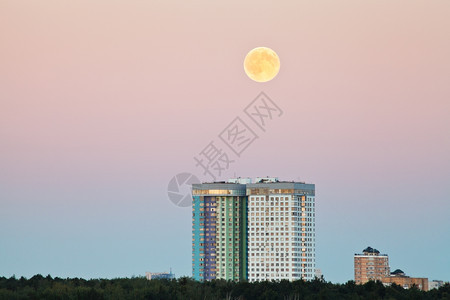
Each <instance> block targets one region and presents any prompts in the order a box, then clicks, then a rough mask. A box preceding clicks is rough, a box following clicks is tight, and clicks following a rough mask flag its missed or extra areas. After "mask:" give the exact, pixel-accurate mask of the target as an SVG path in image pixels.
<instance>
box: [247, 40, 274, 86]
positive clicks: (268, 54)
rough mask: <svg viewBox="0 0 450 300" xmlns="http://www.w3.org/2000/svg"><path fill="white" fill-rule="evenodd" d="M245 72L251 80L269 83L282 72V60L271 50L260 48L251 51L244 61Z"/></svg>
mask: <svg viewBox="0 0 450 300" xmlns="http://www.w3.org/2000/svg"><path fill="white" fill-rule="evenodd" d="M244 70H245V73H246V74H247V76H248V77H250V79H252V80H254V81H256V82H267V81H270V80H272V79H273V78H274V77H275V76H277V74H278V71H280V59H279V58H278V55H277V54H276V53H275V51H273V50H272V49H270V48H266V47H258V48H255V49H253V50H251V51H250V52H249V53H248V54H247V56H246V57H245V60H244Z"/></svg>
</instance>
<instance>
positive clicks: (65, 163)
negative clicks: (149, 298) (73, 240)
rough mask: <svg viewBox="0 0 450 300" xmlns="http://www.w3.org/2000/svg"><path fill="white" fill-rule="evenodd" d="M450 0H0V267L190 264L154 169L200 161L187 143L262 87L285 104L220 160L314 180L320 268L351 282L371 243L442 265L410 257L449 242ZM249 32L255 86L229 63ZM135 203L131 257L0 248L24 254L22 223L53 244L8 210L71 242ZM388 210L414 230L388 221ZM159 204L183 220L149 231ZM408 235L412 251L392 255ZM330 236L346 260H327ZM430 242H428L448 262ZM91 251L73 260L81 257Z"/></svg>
mask: <svg viewBox="0 0 450 300" xmlns="http://www.w3.org/2000/svg"><path fill="white" fill-rule="evenodd" d="M449 14H450V3H449V2H448V1H395V2H393V1H307V2H306V1H285V2H281V3H277V2H274V1H245V2H244V3H242V2H241V1H190V2H188V1H137V0H134V1H74V2H65V1H12V0H11V1H9V0H6V1H5V0H4V1H1V2H0V140H1V147H0V228H2V229H0V234H2V235H3V236H8V238H6V239H5V241H6V242H7V243H8V245H9V246H8V248H6V249H5V248H2V247H0V265H4V266H6V267H5V268H2V270H5V271H4V272H6V273H3V274H0V276H2V275H3V276H9V275H11V274H13V273H15V274H19V275H22V274H23V275H26V276H29V275H32V274H34V273H46V272H47V273H52V275H53V273H56V274H55V275H58V274H59V273H62V274H68V275H67V276H112V277H114V276H130V275H132V274H143V272H145V271H146V268H150V267H152V268H157V269H158V268H165V266H167V268H168V266H169V264H177V265H176V266H174V265H172V266H173V267H177V269H178V270H179V271H178V273H180V275H181V273H184V274H189V272H190V211H189V209H180V208H176V207H175V206H173V205H172V204H171V203H170V202H169V201H168V200H167V199H166V186H167V182H168V181H169V179H170V178H171V176H173V175H175V174H176V173H178V172H182V171H190V172H194V171H197V170H196V169H195V166H194V162H193V159H192V158H193V156H194V155H195V154H197V153H198V152H199V151H201V150H202V149H203V148H204V147H205V146H206V145H207V144H208V143H209V142H210V141H211V140H212V139H214V138H216V137H217V135H218V134H219V133H220V132H221V131H222V130H223V129H224V128H225V126H226V125H227V124H228V123H229V122H230V121H231V120H232V119H233V118H234V117H236V116H237V115H239V114H241V113H242V110H243V109H244V107H245V106H246V105H247V104H248V103H249V102H250V101H251V100H253V98H254V97H256V95H258V93H259V92H260V91H264V92H265V93H267V94H268V95H269V97H271V98H272V99H273V100H274V101H275V102H276V103H277V104H278V105H279V106H280V107H281V108H282V109H283V111H284V114H283V116H282V117H281V118H280V119H277V120H275V121H274V122H273V124H271V126H270V128H269V129H268V131H267V132H266V133H264V134H261V136H260V139H258V140H257V141H256V142H255V143H254V144H252V145H251V146H250V147H249V148H248V150H247V151H246V152H245V153H244V154H243V156H242V157H241V158H240V159H239V160H238V163H237V164H236V165H235V167H234V168H233V170H230V173H229V174H228V175H230V174H231V175H232V174H233V173H234V172H236V174H237V175H240V176H265V175H271V176H279V177H280V178H282V179H286V180H291V179H295V180H296V179H298V178H300V179H302V180H306V181H308V182H313V183H316V188H317V202H318V210H319V211H318V221H317V222H318V224H317V226H318V245H317V246H318V249H317V251H318V266H319V267H320V268H322V269H323V272H324V275H325V277H326V279H329V280H335V281H345V280H348V279H351V278H352V265H351V263H352V262H351V255H352V254H353V253H354V252H355V251H356V252H357V251H360V250H362V249H363V248H365V247H366V246H368V243H370V245H371V246H373V247H375V248H377V249H379V250H380V251H382V252H390V253H391V256H392V257H393V258H392V259H394V261H397V262H398V263H395V262H394V263H391V265H395V266H397V267H399V268H402V270H404V269H406V270H405V272H407V273H411V272H412V273H413V274H412V275H416V276H430V277H431V276H437V277H439V278H437V279H445V280H450V273H448V270H446V269H444V268H443V267H442V266H443V265H445V264H443V263H442V260H440V259H438V258H429V259H428V261H425V262H421V263H416V262H414V259H415V258H416V256H415V255H417V256H420V254H421V251H422V250H424V249H428V248H427V247H425V246H424V245H429V247H432V248H435V247H434V246H436V248H438V247H444V246H445V247H446V249H448V246H450V245H449V244H448V241H447V242H446V243H447V244H444V242H442V241H441V239H439V238H438V237H443V236H449V235H450V232H449V228H450V223H449V221H448V217H447V214H448V211H450V205H449V204H448V201H447V200H448V195H449V193H450V188H449V187H450V184H448V182H449V180H450V132H449V131H450V118H449V115H450V100H449V99H450V84H449V82H450V56H449V53H450V18H449ZM258 46H267V47H270V48H272V49H274V50H275V51H276V52H277V54H278V56H279V57H280V59H281V69H280V73H279V74H278V76H277V77H276V78H275V79H274V80H273V81H271V82H268V83H256V82H253V81H251V80H250V79H248V78H247V77H246V75H245V73H244V71H243V67H242V64H243V59H244V57H245V55H246V54H247V52H248V51H249V50H250V49H252V48H255V47H258ZM373 203H376V204H377V205H376V206H374V207H373V208H371V209H370V210H368V209H367V208H368V207H371V205H373ZM111 205H112V206H111ZM104 206H106V207H109V208H108V209H106V210H104ZM88 207H91V208H92V207H93V208H92V211H90V212H86V211H87V210H88ZM320 210H321V211H320ZM343 215H345V216H346V218H345V219H346V221H345V222H343V221H342V216H343ZM142 218H143V219H147V218H148V221H146V222H144V223H142V224H141V223H139V226H141V227H142V228H144V229H141V230H142V234H141V235H139V236H141V237H142V236H144V235H145V241H141V240H140V239H139V237H137V236H136V237H133V238H134V240H133V241H134V242H133V243H135V244H134V245H135V247H136V248H137V249H138V250H139V251H143V252H142V254H138V255H136V259H135V260H131V261H130V262H129V264H128V265H127V266H120V267H117V268H113V267H110V268H111V269H108V268H106V267H104V266H107V265H110V261H109V260H108V259H109V258H102V259H104V261H101V263H103V264H101V263H100V262H99V264H100V265H98V266H96V267H95V271H93V270H92V269H89V268H88V267H86V269H83V268H80V267H76V266H75V265H76V263H74V265H71V264H68V265H67V266H65V268H62V269H61V270H60V269H58V268H57V267H54V268H53V267H52V263H51V262H50V258H48V260H49V261H45V259H44V262H45V263H43V266H45V267H41V266H40V265H37V263H35V261H37V260H38V258H34V257H33V258H32V259H31V260H30V261H29V262H27V263H26V264H25V263H23V264H22V265H21V264H20V263H19V264H17V265H15V264H12V263H7V261H8V262H10V261H21V256H20V254H15V253H17V249H18V248H19V246H20V245H26V244H27V243H28V241H29V236H33V237H36V236H38V237H39V238H38V240H39V241H41V242H40V243H41V244H38V246H37V247H41V248H40V249H41V250H42V251H43V252H45V250H48V249H47V248H46V246H45V245H46V243H47V244H48V243H50V244H51V241H53V242H54V243H55V244H56V245H60V242H61V241H66V240H65V238H64V237H63V235H62V231H61V232H59V231H57V230H56V231H55V234H54V235H53V237H52V236H50V235H49V236H46V235H44V236H39V234H38V233H34V232H33V231H27V230H28V229H27V230H26V229H24V228H25V225H24V226H23V227H20V226H18V224H24V223H25V224H29V227H34V226H36V227H39V226H42V227H44V228H46V226H48V227H51V226H55V227H64V228H66V231H67V232H68V234H69V236H70V235H77V234H79V235H80V236H79V237H78V238H79V240H78V241H79V243H80V244H84V243H87V240H85V239H83V236H84V235H83V232H84V231H83V230H85V229H83V228H81V229H80V228H78V227H76V225H74V224H77V222H79V220H80V219H82V220H84V221H85V222H87V224H90V225H92V226H93V227H96V224H97V222H98V224H106V225H105V226H106V227H108V224H109V222H119V223H120V222H122V223H120V224H122V225H123V226H122V227H120V228H122V229H121V230H123V239H124V240H127V238H128V237H129V236H133V235H132V234H130V233H129V232H128V231H127V230H128V229H129V230H130V232H131V231H133V228H135V227H137V224H136V223H135V222H138V221H136V220H137V219H142ZM320 218H321V219H320ZM394 218H398V219H399V221H400V222H404V223H406V224H408V226H406V227H408V228H410V230H409V231H407V232H396V231H392V230H390V229H389V224H390V223H391V222H392V220H393V219H394ZM43 219H46V220H51V221H48V222H49V223H48V224H47V223H45V224H44V223H42V222H44V221H43ZM166 219H170V220H172V221H171V222H175V224H176V225H177V226H179V228H183V229H182V230H178V231H165V232H163V233H161V232H158V233H156V232H155V231H154V230H155V229H154V228H155V227H157V223H156V222H164V221H162V220H166ZM117 220H119V221H117ZM366 221H370V222H371V224H378V223H380V224H381V225H379V227H377V226H375V227H373V228H372V229H370V236H369V237H368V236H367V235H366V234H364V231H361V229H357V230H356V229H355V228H359V227H360V225H361V223H364V222H366ZM64 222H67V223H64ZM142 222H143V221H142ZM125 224H128V225H125ZM135 225H136V226H135ZM117 226H119V225H117ZM127 226H129V227H127ZM341 229H342V230H341ZM86 230H87V229H86ZM360 231H361V232H360ZM106 232H108V231H106ZM414 232H415V233H418V234H419V233H420V235H421V236H426V238H425V240H418V237H417V236H415V235H414V234H413V233H414ZM144 233H145V234H144ZM27 234H29V235H27ZM59 234H61V235H59ZM98 234H99V235H100V233H98ZM160 235H162V236H163V237H166V238H167V240H169V238H168V237H171V239H172V237H175V239H178V240H180V239H181V240H183V242H184V243H185V244H183V245H184V246H183V248H182V250H180V249H178V250H177V251H181V252H182V253H183V254H182V255H179V252H177V251H175V250H173V249H172V248H170V247H169V246H168V245H171V244H170V242H168V245H166V246H161V247H159V248H158V247H155V243H154V240H155V239H156V238H158V237H159V238H160ZM112 236H114V234H112ZM337 236H342V239H341V240H338V239H337V238H336V237H337ZM399 236H401V237H403V238H404V240H402V241H401V242H399V240H398V238H397V237H399ZM95 237H97V235H95V234H93V236H92V238H93V239H94V238H95ZM371 237H372V238H371ZM121 238H122V236H119V237H118V238H117V239H114V238H111V240H108V242H105V241H103V240H100V241H99V242H98V247H96V248H95V249H97V251H99V252H101V251H103V250H104V249H107V248H110V246H111V245H116V244H115V243H122V242H123V240H121ZM418 243H419V244H420V245H418ZM405 245H408V246H412V247H417V251H415V252H414V251H412V253H411V254H410V255H409V256H408V257H406V258H403V257H402V256H401V255H400V253H401V252H402V248H403V247H404V246H405ZM431 245H434V246H431ZM329 247H335V248H336V251H337V253H339V255H341V256H343V257H345V256H346V255H347V256H348V257H347V258H346V259H347V260H345V261H343V262H339V263H336V262H334V261H333V260H332V259H331V258H328V257H327V255H326V253H327V252H326V249H328V248H329ZM53 249H54V251H55V253H54V254H53V257H55V255H56V256H57V255H58V254H57V253H59V252H58V251H62V249H60V248H58V247H57V246H56V247H54V248H53ZM155 249H156V250H155ZM3 251H4V253H2V252H3ZM117 251H119V250H117ZM123 251H125V250H123ZM148 251H156V252H154V253H153V255H154V256H155V257H161V256H164V255H165V254H166V253H168V255H175V256H177V257H180V258H179V260H175V261H174V262H171V260H170V259H165V260H161V259H155V258H149V257H147V255H148V253H149V252H148ZM436 251H440V250H436ZM442 251H443V252H437V253H436V256H435V257H440V255H441V258H442V259H444V258H443V257H444V255H445V256H446V257H445V259H447V261H446V262H449V261H448V259H449V258H448V255H447V254H446V253H445V250H442ZM88 253H89V251H87V252H86V254H85V256H80V257H77V258H76V259H75V262H76V261H77V259H78V260H79V261H86V260H87V261H90V260H92V263H91V264H93V265H95V261H96V259H99V258H92V257H90V256H89V254H88ZM120 253H122V252H120ZM396 255H397V257H396ZM119 256H120V255H119V252H114V250H113V253H112V254H111V257H110V259H111V261H115V260H117V259H118V257H119ZM349 258H350V260H349ZM392 259H391V261H392ZM449 263H450V262H449ZM449 263H447V264H446V265H449ZM400 264H401V265H400ZM130 265H131V266H130ZM77 268H79V269H77ZM340 270H345V272H340ZM155 271H158V270H155ZM409 271H410V272H409ZM58 272H59V273H58ZM133 272H134V273H133ZM139 272H140V273H139ZM414 272H415V273H414ZM440 277H446V278H440Z"/></svg>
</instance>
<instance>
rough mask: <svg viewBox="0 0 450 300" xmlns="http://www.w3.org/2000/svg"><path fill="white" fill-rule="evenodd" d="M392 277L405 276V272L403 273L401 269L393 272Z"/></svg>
mask: <svg viewBox="0 0 450 300" xmlns="http://www.w3.org/2000/svg"><path fill="white" fill-rule="evenodd" d="M391 275H405V272H403V271H402V270H400V269H397V270H395V271H394V272H391Z"/></svg>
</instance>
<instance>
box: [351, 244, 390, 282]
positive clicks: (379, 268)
mask: <svg viewBox="0 0 450 300" xmlns="http://www.w3.org/2000/svg"><path fill="white" fill-rule="evenodd" d="M354 266H355V282H356V284H364V283H366V282H368V281H369V280H374V281H377V280H379V281H381V280H382V279H383V278H384V277H387V276H389V257H388V255H387V254H380V251H378V250H377V249H373V248H372V247H367V248H366V249H364V250H363V253H362V254H355V256H354Z"/></svg>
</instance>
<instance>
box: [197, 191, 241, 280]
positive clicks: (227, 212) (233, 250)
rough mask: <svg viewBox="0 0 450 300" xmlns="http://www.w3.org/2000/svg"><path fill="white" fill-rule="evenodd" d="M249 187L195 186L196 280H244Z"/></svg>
mask: <svg viewBox="0 0 450 300" xmlns="http://www.w3.org/2000/svg"><path fill="white" fill-rule="evenodd" d="M245 193H246V190H245V185H244V184H239V183H225V182H223V183H204V184H193V185H192V196H193V205H192V274H193V277H194V279H196V280H202V281H203V280H211V279H225V280H240V279H246V278H247V270H246V267H247V265H246V258H247V256H246V248H247V247H246V242H247V231H246V227H247V224H246V221H247V218H246V210H247V196H246V195H245Z"/></svg>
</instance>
